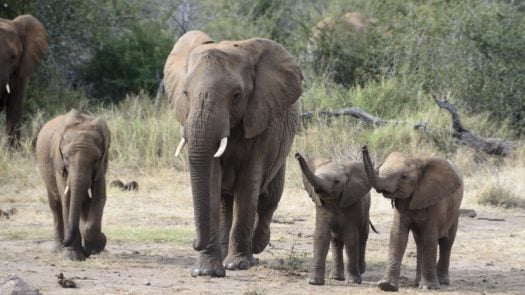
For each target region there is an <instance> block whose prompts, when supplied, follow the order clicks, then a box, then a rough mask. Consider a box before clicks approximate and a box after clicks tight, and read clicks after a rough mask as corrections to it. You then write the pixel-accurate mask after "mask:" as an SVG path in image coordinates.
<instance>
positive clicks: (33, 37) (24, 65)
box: [0, 15, 49, 147]
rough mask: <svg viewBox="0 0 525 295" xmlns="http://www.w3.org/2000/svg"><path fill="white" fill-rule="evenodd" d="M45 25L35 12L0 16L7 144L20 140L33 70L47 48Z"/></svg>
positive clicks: (0, 93) (1, 103)
mask: <svg viewBox="0 0 525 295" xmlns="http://www.w3.org/2000/svg"><path fill="white" fill-rule="evenodd" d="M48 44H49V38H48V35H47V32H46V30H45V29H44V26H43V25H42V24H41V23H40V22H39V21H38V20H37V19H36V18H34V17H33V16H31V15H21V16H18V17H16V18H15V19H14V20H7V19H3V18H0V111H2V110H3V109H4V108H5V109H6V133H7V145H8V146H9V147H13V146H15V145H17V144H18V141H19V140H20V127H21V123H22V113H23V107H24V99H25V94H26V89H27V84H28V78H29V74H31V72H32V71H33V69H34V68H35V66H36V65H37V64H38V63H39V61H40V60H41V59H42V58H43V56H44V55H45V53H46V51H47V47H48Z"/></svg>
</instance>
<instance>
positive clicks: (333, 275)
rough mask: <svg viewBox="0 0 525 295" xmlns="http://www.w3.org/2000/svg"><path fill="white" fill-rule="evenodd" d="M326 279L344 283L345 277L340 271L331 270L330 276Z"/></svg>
mask: <svg viewBox="0 0 525 295" xmlns="http://www.w3.org/2000/svg"><path fill="white" fill-rule="evenodd" d="M328 277H329V278H330V279H332V280H336V281H344V280H345V275H344V273H343V272H341V271H335V270H332V272H330V276H328Z"/></svg>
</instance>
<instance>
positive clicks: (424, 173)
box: [362, 146, 461, 210]
mask: <svg viewBox="0 0 525 295" xmlns="http://www.w3.org/2000/svg"><path fill="white" fill-rule="evenodd" d="M362 152H363V163H364V165H365V171H366V174H367V177H368V179H369V181H370V183H371V185H372V187H373V188H375V189H376V191H377V192H379V193H382V194H383V196H384V197H386V198H389V199H410V200H409V208H410V209H411V210H417V209H423V208H427V207H430V206H432V205H434V204H436V203H437V202H438V201H440V200H442V199H445V198H447V197H449V196H451V195H452V193H454V192H455V191H456V190H457V189H458V188H459V187H460V186H461V179H460V177H459V176H458V174H457V173H456V171H455V170H454V168H453V167H452V166H451V165H450V163H448V162H447V161H446V160H444V159H440V158H436V157H407V156H405V155H404V154H402V153H399V152H393V153H391V154H389V155H388V156H387V158H386V159H385V161H384V163H383V164H381V165H380V166H379V168H378V169H377V171H376V170H375V169H374V166H373V164H372V160H371V159H370V155H369V154H368V148H367V147H366V146H363V148H362Z"/></svg>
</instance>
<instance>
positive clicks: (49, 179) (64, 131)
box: [36, 109, 111, 260]
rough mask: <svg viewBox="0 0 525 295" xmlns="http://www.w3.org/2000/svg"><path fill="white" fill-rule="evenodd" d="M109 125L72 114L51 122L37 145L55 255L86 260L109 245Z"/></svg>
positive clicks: (92, 118)
mask: <svg viewBox="0 0 525 295" xmlns="http://www.w3.org/2000/svg"><path fill="white" fill-rule="evenodd" d="M110 140H111V135H110V132H109V129H108V126H107V125H106V122H105V121H104V120H103V119H101V118H98V117H97V118H94V117H90V116H87V115H84V114H81V113H79V112H78V111H77V110H74V109H73V110H71V111H70V112H68V113H67V114H65V115H62V116H58V117H56V118H54V119H52V120H51V121H49V122H47V123H46V124H45V125H44V127H42V129H41V130H40V132H39V134H38V138H37V142H36V157H37V161H38V169H39V170H40V174H41V175H42V178H43V179H44V182H45V185H46V188H47V195H48V198H49V206H50V207H51V211H52V213H53V221H54V239H55V250H57V251H60V250H62V249H63V247H65V250H66V257H67V258H69V259H71V260H84V259H85V258H86V257H87V256H89V255H90V254H94V253H98V252H100V251H102V250H103V249H104V247H105V246H106V236H105V235H104V233H102V231H101V221H102V212H103V210H104V204H105V202H106V179H105V174H106V170H107V167H108V149H109V144H110Z"/></svg>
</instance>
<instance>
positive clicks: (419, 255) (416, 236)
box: [412, 231, 423, 286]
mask: <svg viewBox="0 0 525 295" xmlns="http://www.w3.org/2000/svg"><path fill="white" fill-rule="evenodd" d="M412 235H413V236H414V241H415V242H416V261H417V262H416V278H415V280H414V286H419V283H420V282H421V261H422V257H423V243H422V241H421V237H420V235H419V234H418V233H417V232H415V231H412Z"/></svg>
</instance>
